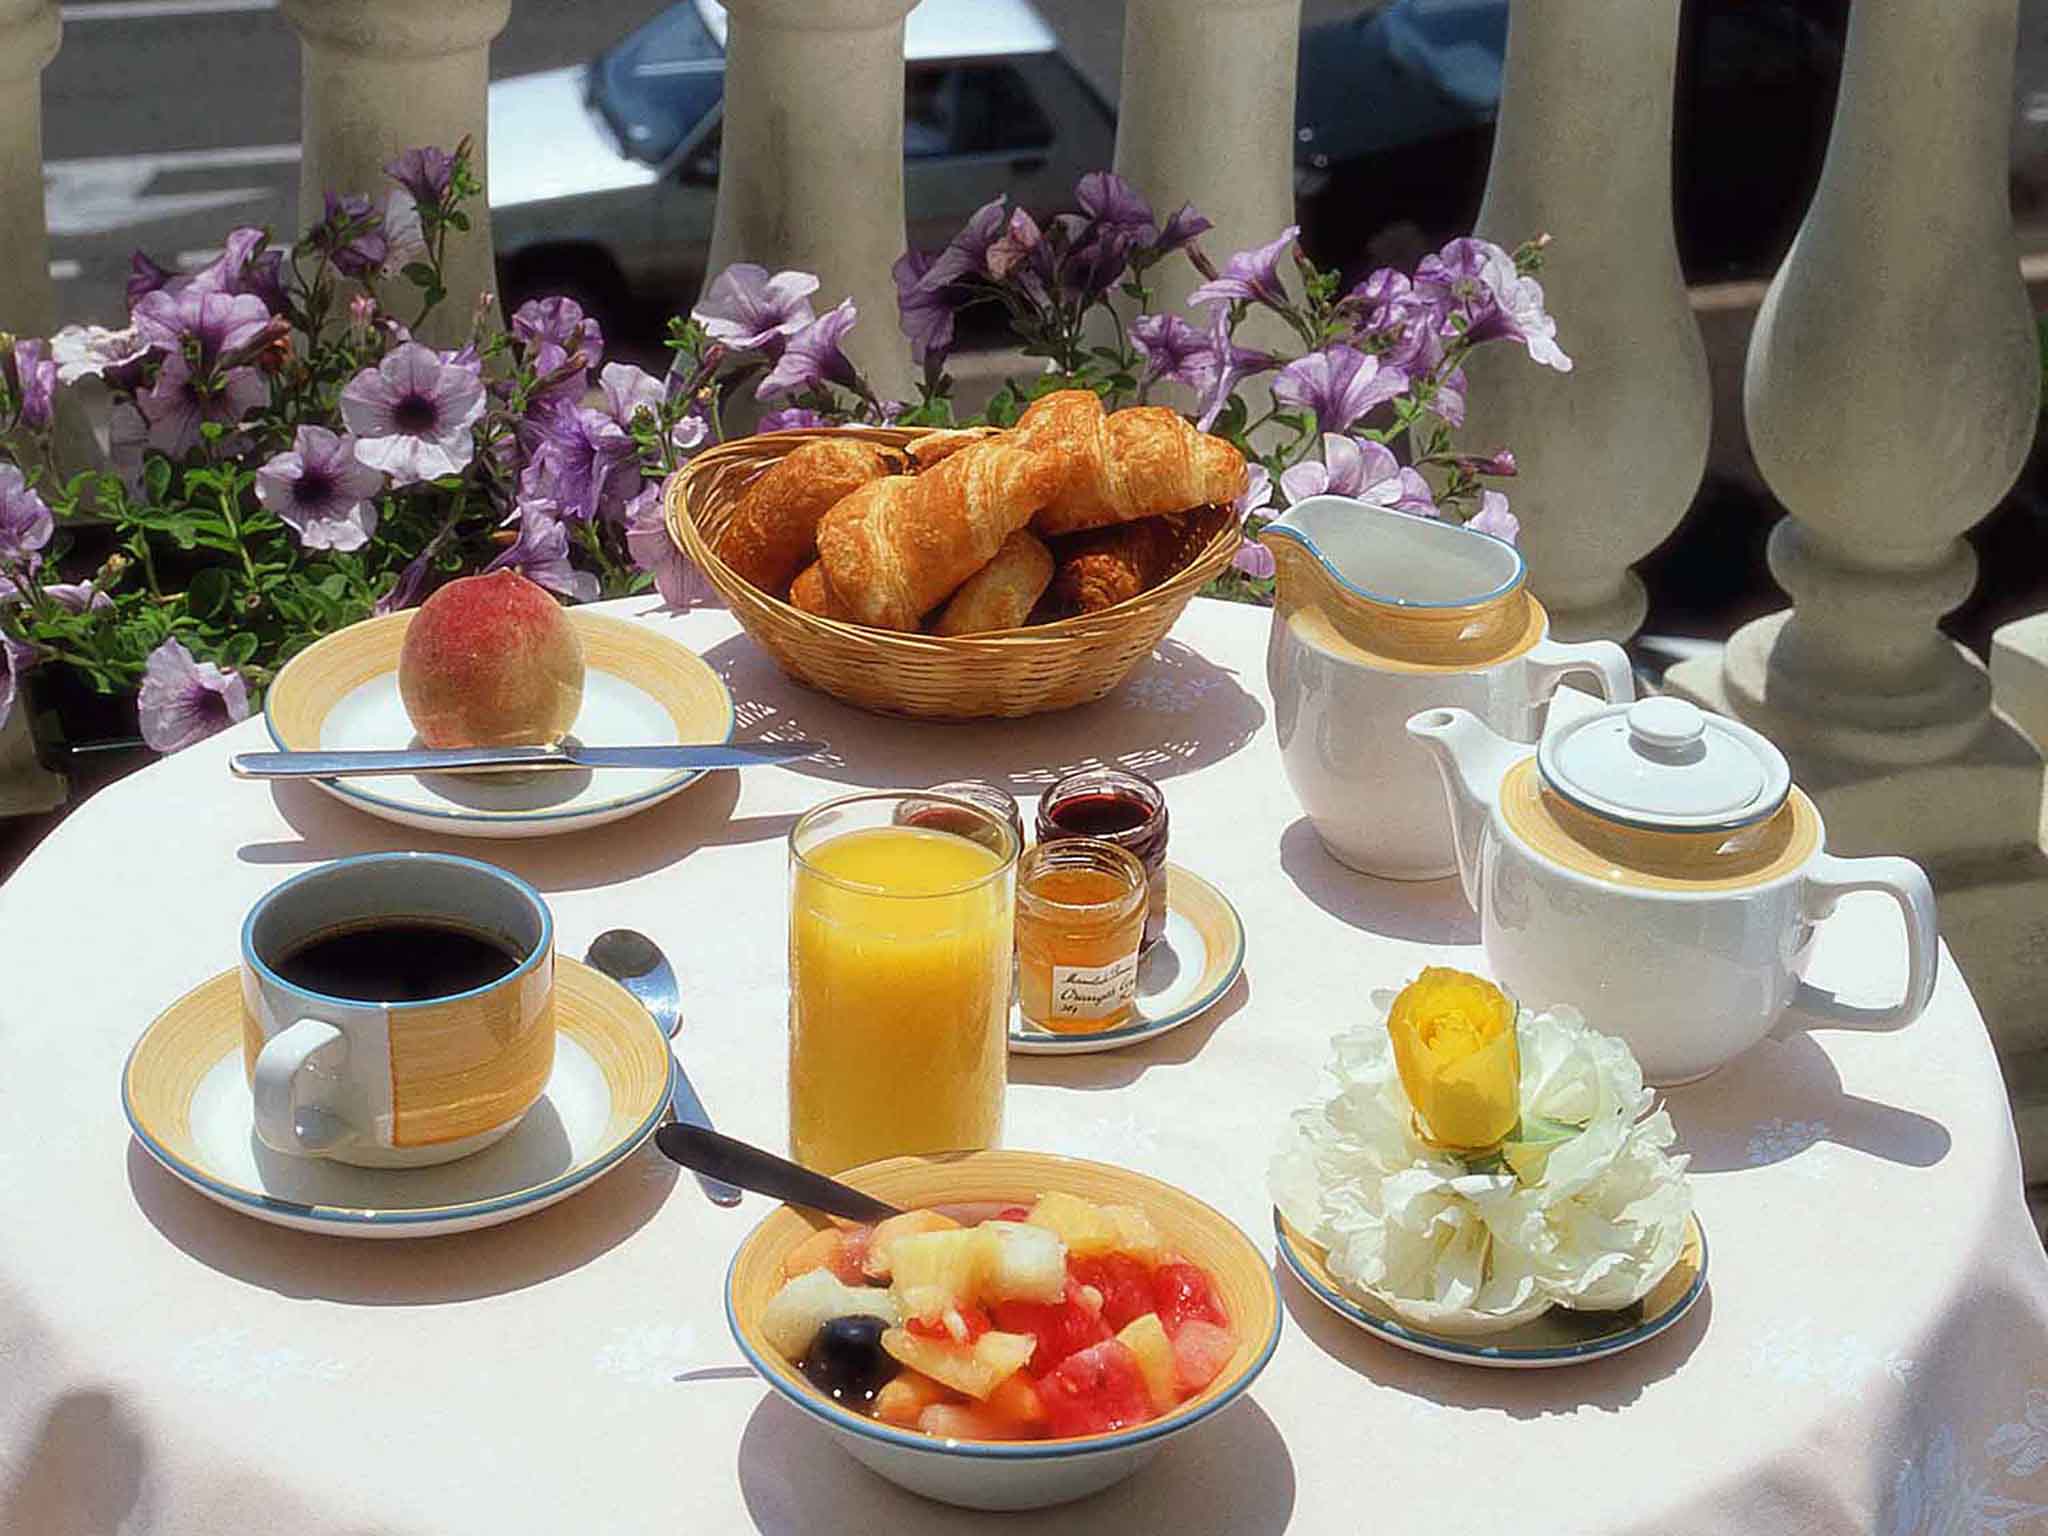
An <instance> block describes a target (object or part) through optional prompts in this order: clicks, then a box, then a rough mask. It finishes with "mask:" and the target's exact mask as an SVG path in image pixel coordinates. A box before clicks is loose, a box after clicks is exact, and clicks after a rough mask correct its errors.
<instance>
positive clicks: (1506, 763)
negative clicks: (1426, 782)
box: [1408, 709, 1529, 912]
mask: <svg viewBox="0 0 2048 1536" xmlns="http://www.w3.org/2000/svg"><path fill="white" fill-rule="evenodd" d="M1408 734H1409V735H1410V736H1413V737H1414V738H1415V739H1416V740H1417V741H1419V742H1420V743H1422V745H1423V746H1425V747H1427V748H1429V750H1430V751H1431V752H1433V753H1434V754H1436V766H1437V772H1438V773H1440V774H1442V775H1443V781H1444V798H1445V800H1446V801H1448V802H1449V805H1450V812H1451V831H1452V834H1453V836H1454V838H1455V841H1456V843H1457V850H1458V881H1459V883H1460V884H1461V885H1462V886H1464V888H1465V900H1466V901H1468V902H1469V903H1471V906H1472V910H1473V911H1475V912H1477V911H1478V910H1479V854H1480V848H1481V845H1482V842H1483V839H1484V837H1485V833H1486V819H1487V817H1488V816H1489V815H1490V814H1491V813H1492V811H1493V806H1494V801H1495V800H1496V798H1497V797H1498V795H1499V791H1500V783H1501V780H1502V779H1503V778H1505V777H1506V776H1507V771H1508V770H1509V769H1510V768H1512V767H1513V766H1514V765H1515V764H1516V763H1518V762H1519V761H1521V759H1522V758H1524V757H1526V756H1527V755H1528V752H1529V749H1528V748H1527V747H1523V746H1517V745H1516V744H1515V743H1514V742H1511V741H1509V740H1507V739H1506V738H1505V737H1502V736H1500V735H1497V734H1496V733H1495V732H1494V731H1493V730H1492V729H1491V728H1490V727H1489V726H1488V725H1487V724H1486V723H1485V722H1484V721H1482V720H1481V719H1480V718H1479V717H1478V716H1477V715H1475V714H1473V713H1472V711H1470V710H1469V709H1425V710H1423V711H1422V712H1421V713H1420V714H1416V715H1411V716H1410V717H1409V719H1408Z"/></svg>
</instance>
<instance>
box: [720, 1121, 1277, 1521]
mask: <svg viewBox="0 0 2048 1536" xmlns="http://www.w3.org/2000/svg"><path fill="white" fill-rule="evenodd" d="M839 1177H840V1178H842V1179H843V1180H844V1181H845V1182H847V1183H849V1184H852V1185H854V1186H856V1187H857V1188H859V1189H863V1190H865V1191H867V1192H868V1193H869V1194H871V1195H874V1196H876V1197H877V1198H878V1199H881V1200H885V1201H887V1202H889V1203H890V1204H891V1205H894V1206H897V1207H898V1208H899V1209H901V1211H902V1212H903V1214H902V1215H900V1216H893V1217H890V1218H889V1219H887V1220H886V1221H883V1222H879V1223H876V1224H874V1225H870V1226H856V1225H854V1224H852V1223H850V1222H840V1221H835V1220H833V1219H831V1218H827V1217H822V1216H818V1215H815V1214H813V1213H811V1212H808V1211H802V1210H798V1209H796V1208H794V1207H791V1206H784V1207H782V1208H781V1209H780V1210H778V1211H776V1212H774V1213H773V1214H772V1215H770V1216H769V1217H768V1218H767V1219H766V1220H765V1221H763V1222H762V1223H761V1225H760V1226H758V1227H756V1228H755V1229H754V1231H753V1233H752V1235H750V1236H749V1237H748V1238H747V1240H746V1242H745V1243H744V1244H743V1245H742V1246H741V1248H740V1251H739V1252H738V1253H737V1254H736V1255H735V1256H734V1258H733V1263H732V1268H731V1270H730V1272H729V1273H728V1275H727V1278H726V1296H725V1306H726V1318H727V1321H729V1322H730V1323H731V1325H732V1331H733V1337H734V1338H735V1339H737V1340H738V1342H739V1346H740V1349H741V1350H742V1351H743V1352H744V1353H745V1355H746V1357H747V1359H748V1360H749V1361H751V1362H752V1363H753V1366H754V1368H755V1369H756V1370H758V1371H759V1372H760V1373H761V1375H762V1377H763V1378H764V1379H765V1380H766V1381H767V1383H768V1385H769V1386H770V1387H772V1388H773V1389H774V1390H775V1391H777V1392H779V1393H781V1394H782V1395H783V1396H784V1397H785V1398H787V1399H788V1400H789V1401H790V1402H791V1403H793V1404H795V1405H796V1407H798V1408H800V1409H802V1410H803V1411H804V1412H805V1413H807V1414H809V1415H810V1416H811V1417H812V1418H814V1419H816V1420H818V1421H819V1422H820V1423H821V1424H823V1425H824V1426H825V1427H826V1429H827V1430H828V1431H830V1432H831V1434H832V1436H833V1438H834V1439H835V1440H837V1441H838V1443H839V1444H840V1445H841V1446H843V1447H844V1448H845V1449H846V1450H847V1451H848V1452H849V1453H850V1454H851V1455H852V1456H853V1457H854V1458H855V1459H856V1460H858V1461H860V1462H862V1463H863V1464H865V1465H866V1466H868V1467H869V1468H871V1469H873V1470H874V1471H876V1472H878V1473H880V1474H881V1475H882V1476H883V1477H886V1478H888V1479H889V1480H890V1481H891V1482H894V1483H897V1484H899V1485H901V1486H902V1487H905V1488H908V1489H910V1490H911V1491H912V1492H913V1493H920V1494H923V1495H925V1496H926V1497H928V1498H933V1499H940V1500H943V1501H944V1502H946V1503H948V1504H962V1505H967V1506H969V1507H971V1508H975V1509H1036V1508H1040V1507H1042V1506H1044V1505H1048V1504H1059V1503H1063V1502H1065V1501H1066V1500H1069V1499H1078V1498H1082V1497H1084V1496H1086V1495H1088V1494H1091V1493H1095V1492H1098V1491H1099V1490H1101V1489H1104V1488H1107V1487H1109V1486H1110V1485H1111V1484H1112V1483H1116V1482H1119V1481H1121V1480H1122V1479H1123V1478H1125V1477H1128V1476H1129V1475H1130V1474H1131V1473H1133V1472H1135V1471H1136V1470H1137V1469H1138V1468H1139V1467H1141V1466H1143V1465H1144V1464H1145V1463H1146V1462H1147V1461H1149V1460H1150V1459H1151V1458H1152V1456H1153V1454H1154V1453H1155V1452H1156V1451H1157V1450H1158V1448H1159V1446H1160V1444H1161V1443H1162V1442H1163V1441H1165V1439H1166V1438H1167V1437H1168V1436H1169V1435H1176V1434H1179V1433H1181V1432H1182V1431H1183V1430H1187V1429H1190V1428H1192V1427H1193V1426H1194V1425H1196V1424H1199V1423H1200V1422H1201V1421H1202V1420H1204V1419H1206V1418H1208V1417H1209V1416H1210V1415H1211V1414H1213V1413H1215V1412H1216V1411H1217V1410H1219V1409H1221V1408H1223V1407H1224V1406H1226V1405H1227V1404H1229V1403H1230V1402H1232V1401H1234V1400H1235V1399H1236V1398H1237V1397H1238V1396H1239V1395H1240V1394H1242V1393H1243V1392H1244V1390H1245V1389H1246V1388H1247V1387H1248V1386H1250V1385H1251V1381H1252V1378H1253V1377H1254V1376H1256V1375H1258V1373H1259V1372H1260V1370H1261V1369H1263V1368H1264V1366H1265V1364H1266V1362H1267V1361H1268V1360H1269V1359H1271V1358H1272V1354H1273V1348H1274V1345H1275V1344H1277V1343H1278V1342H1279V1338H1280V1299H1279V1296H1278V1293H1277V1292H1276V1291H1275V1289H1274V1285H1273V1274H1272V1270H1271V1269H1270V1268H1269V1267H1268V1265H1267V1263H1266V1260H1265V1258H1264V1257H1263V1256H1262V1255H1261V1254H1260V1252H1259V1250H1258V1249H1257V1248H1256V1247H1255V1246H1253V1244H1252V1242H1251V1240H1250V1239H1248V1238H1247V1237H1246V1236H1245V1235H1244V1233H1242V1232H1241V1231H1239V1230H1238V1229H1237V1227H1236V1226H1234V1225H1233V1224H1232V1223H1231V1222H1230V1221H1229V1220H1228V1219H1226V1218H1225V1217H1223V1216H1222V1215H1220V1214H1218V1213H1217V1212H1216V1211H1213V1210H1211V1209H1210V1208H1209V1207H1208V1206H1206V1205H1204V1204H1203V1203H1202V1202H1201V1201H1199V1200H1196V1199H1195V1198H1193V1197H1192V1196H1190V1195H1187V1194H1185V1193H1183V1192H1182V1191H1180V1190H1178V1189H1175V1188H1174V1187H1173V1186H1171V1185H1169V1184H1162V1183H1160V1182H1159V1181H1158V1180H1156V1179H1149V1178H1146V1177H1145V1176H1144V1175H1142V1174H1137V1173H1130V1172H1127V1171H1126V1170H1124V1169H1121V1168H1112V1167H1109V1166H1108V1165H1106V1164H1103V1163H1091V1162H1084V1161H1082V1160H1080V1159H1078V1158H1070V1157H1056V1156H1053V1155H1051V1154H1049V1153H1042V1152H1008V1151H991V1152H957V1153H946V1154H942V1155H939V1156H933V1157H898V1158H891V1159H889V1160H888V1161H886V1162H879V1163H870V1164H868V1165H867V1166H866V1167H863V1168H856V1169H853V1170H851V1171H850V1172H847V1173H843V1174H841V1175H840V1176H839Z"/></svg>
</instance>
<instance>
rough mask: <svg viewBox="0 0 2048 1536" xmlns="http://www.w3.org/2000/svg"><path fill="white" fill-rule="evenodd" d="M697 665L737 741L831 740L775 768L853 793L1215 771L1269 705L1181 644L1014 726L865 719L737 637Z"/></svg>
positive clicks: (1019, 789) (1034, 789) (1021, 786)
mask: <svg viewBox="0 0 2048 1536" xmlns="http://www.w3.org/2000/svg"><path fill="white" fill-rule="evenodd" d="M704 660H705V662H706V663H707V664H708V665H710V666H711V667H712V668H713V669H714V670H715V671H716V672H717V673H718V675H719V676H720V677H722V678H724V679H725V685H726V687H727V688H729V689H730V690H731V691H732V696H733V700H734V703H735V704H736V705H737V707H738V711H739V732H738V734H739V736H740V738H741V739H743V740H753V739H757V738H758V739H765V740H778V741H779V740H789V739H792V738H796V737H804V738H808V739H811V740H818V741H825V742H829V743H831V745H832V748H833V750H832V751H831V752H829V753H826V754H825V755H824V756H822V757H814V758H806V759H804V760H803V761H801V762H795V763H786V764H784V765H783V766H784V767H785V769H786V770H787V771H788V772H791V773H798V774H803V775H805V776H806V777H809V778H816V779H826V780H830V781H831V782H833V783H835V784H844V785H847V786H849V787H850V788H855V789H922V788H925V787H926V786H928V785H932V784H938V783H942V782H944V781H945V780H947V779H991V780H994V781H996V782H998V783H1003V784H1006V785H1007V786H1008V787H1009V788H1010V789H1011V790H1012V791H1013V792H1015V793H1017V794H1020V795H1035V794H1037V793H1039V792H1040V791H1041V790H1043V789H1045V788H1046V787H1047V786H1048V785H1050V784H1051V783H1053V781H1054V780H1056V779H1058V778H1060V777H1062V776H1063V775H1065V774H1067V773H1069V772H1071V771H1072V770H1073V769H1075V768H1082V767H1088V766H1092V765H1094V764H1098V763H1110V764H1114V765H1116V766H1117V767H1120V768H1127V769H1130V770H1131V771H1133V772H1135V773H1142V774H1144V775H1146V776H1147V777H1148V778H1153V779H1170V778H1172V777H1173V776H1174V775H1176V774H1180V773H1188V772H1191V771H1193V770H1195V769H1197V768H1206V767H1208V766H1210V765H1211V764H1214V763H1219V762H1221V761H1222V760H1223V759H1224V758H1226V757H1229V756H1230V755H1231V754H1232V753H1234V752H1236V751H1237V750H1238V749H1239V748H1241V747H1242V746H1244V744H1245V743H1246V742H1248V741H1250V740H1251V739H1252V737H1253V736H1254V735H1256V734H1257V733H1258V730H1259V727H1261V726H1262V725H1264V724H1265V723H1266V709H1265V706H1264V705H1263V704H1261V703H1260V702H1259V701H1258V700H1257V699H1255V698H1254V697H1252V695H1251V694H1249V693H1247V692H1245V690H1244V689H1243V688H1241V687H1239V686H1238V683H1237V675H1236V674H1235V673H1234V672H1231V671H1230V670H1228V669H1227V668H1224V667H1219V666H1217V665H1216V664H1215V663H1214V662H1212V661H1210V660H1208V658H1206V657H1204V656H1202V655H1201V654H1200V653H1199V652H1197V651H1195V650H1192V649H1191V648H1189V647H1188V646H1186V645H1183V644H1181V643H1180V642H1179V641H1177V640H1168V641H1166V642H1164V643H1163V644H1162V645H1161V646H1160V647H1159V649H1158V650H1157V651H1155V652H1154V653H1153V654H1152V656H1151V658H1150V659H1149V660H1147V661H1142V662H1140V663H1139V664H1138V666H1137V667H1136V668H1135V669H1134V670H1133V671H1132V673H1131V675H1130V676H1129V677H1128V678H1127V679H1125V680H1124V682H1123V683H1122V684H1121V685H1120V686H1118V688H1117V689H1116V690H1115V691H1114V692H1112V693H1111V694H1110V695H1109V697H1107V698H1105V699H1102V700H1099V701H1098V702H1096V703H1094V704H1089V705H1085V706H1083V707H1082V708H1080V709H1069V710H1062V711H1060V712H1059V713H1057V714H1050V715H1032V716H1029V717H1027V718H1025V719H1022V720H970V721H960V722H953V721H940V720H899V719H893V718H888V717H884V716H881V715H872V714H869V713H868V712H867V711H865V710H859V709H855V708H853V707H852V706H851V705H847V704H841V703H840V702H839V701H838V700H836V699H832V698H828V697H827V696H826V695H824V694H822V693H816V692H813V691H812V690H811V689H809V688H806V687H804V686H803V685H801V684H799V683H796V682H793V681H792V680H791V679H790V678H788V677H786V676H785V675H784V674H783V673H782V671H781V670H780V669H779V668H777V666H776V665H775V663H774V662H773V661H772V660H771V659H770V658H769V656H768V653H767V652H766V651H764V650H762V649H761V647H760V646H758V645H756V644H755V643H754V642H753V641H752V640H750V639H748V638H747V637H746V636H745V635H735V636H733V637H732V638H731V639H728V640H722V641H720V642H719V643H718V644H717V645H714V646H713V647H712V648H711V649H710V650H708V651H706V652H705V653H704Z"/></svg>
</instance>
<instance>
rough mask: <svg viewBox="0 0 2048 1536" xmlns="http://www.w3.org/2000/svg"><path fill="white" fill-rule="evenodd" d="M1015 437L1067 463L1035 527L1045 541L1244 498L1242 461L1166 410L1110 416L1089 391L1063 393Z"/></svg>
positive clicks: (1038, 406)
mask: <svg viewBox="0 0 2048 1536" xmlns="http://www.w3.org/2000/svg"><path fill="white" fill-rule="evenodd" d="M1012 436H1013V438H1014V439H1015V440H1016V441H1017V443H1018V444H1019V446H1021V447H1025V448H1030V449H1032V450H1034V451H1038V452H1049V453H1056V454H1063V455H1066V456H1068V457H1069V460H1070V463H1071V478H1070V479H1069V480H1068V481H1067V483H1066V484H1065V485H1064V486H1062V487H1061V489H1060V492H1059V494H1058V495H1057V496H1055V497H1054V498H1053V500H1052V503H1051V504H1050V505H1049V506H1047V507H1046V508H1045V510H1044V511H1042V512H1040V513H1039V514H1038V518H1037V522H1036V525H1035V526H1036V527H1037V530H1038V532H1039V533H1041V534H1044V535H1047V536H1051V535H1055V534H1062V533H1075V532H1078V531H1080V530H1082V529H1084V528H1101V527H1105V526H1107V525H1109V524H1111V523H1122V522H1130V521H1132V520H1133V519H1136V518H1141V517H1154V516H1157V515H1158V514H1159V513H1162V512H1181V511H1185V510H1186V509H1187V508H1189V507H1200V506H1208V505H1212V504H1218V503H1228V502H1232V501H1235V500H1236V499H1237V498H1238V497H1239V496H1240V495H1242V494H1243V492H1244V487H1245V467H1244V456H1243V455H1242V454H1240V453H1239V452H1238V451H1237V450H1236V449H1235V448H1233V447H1231V446H1230V444H1228V443H1226V442H1225V441H1224V440H1223V439H1222V438H1220V437H1211V436H1210V435H1209V434H1208V433H1206V432H1197V431H1196V430H1195V429H1194V428H1193V427H1192V426H1190V425H1188V423H1187V422H1186V421H1185V420H1183V419H1182V418H1181V417H1180V416H1179V415H1177V414H1176V413H1174V412H1173V411H1169V410H1167V409H1166V408H1165V407H1164V406H1158V405H1136V406H1132V407H1131V408H1129V409H1128V410H1122V411H1117V412H1115V413H1114V414H1105V413H1104V412H1103V409H1102V402H1101V400H1099V399H1098V398H1096V396H1095V395H1094V394H1093V393H1092V392H1091V391H1089V390H1083V389H1066V390H1059V391H1056V392H1055V393H1053V394H1050V395H1047V396H1045V397H1044V398H1043V399H1040V400H1038V401H1036V402H1034V403H1033V404H1032V406H1031V408H1030V409H1029V410H1027V411H1025V413H1024V414H1023V415H1022V416H1021V417H1020V418H1018V421H1017V426H1016V428H1015V431H1014V432H1013V433H1012Z"/></svg>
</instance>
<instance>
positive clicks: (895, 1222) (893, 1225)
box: [861, 1211, 960, 1280]
mask: <svg viewBox="0 0 2048 1536" xmlns="http://www.w3.org/2000/svg"><path fill="white" fill-rule="evenodd" d="M959 1226H960V1223H959V1222H957V1221H955V1220H954V1219H953V1218H952V1217H950V1216H945V1215H942V1214H940V1213H939V1212H938V1211H905V1212H903V1213H902V1214H901V1215H898V1216H891V1217H889V1218H888V1220H886V1221H883V1222H881V1223H880V1224H879V1225H877V1226H876V1228H875V1230H874V1232H873V1234H872V1235H871V1236H870V1237H869V1238H868V1251H867V1254H866V1256H865V1257H864V1258H863V1259H862V1260H861V1268H862V1270H863V1271H864V1272H865V1273H866V1274H867V1275H868V1277H869V1278H870V1279H874V1280H886V1279H888V1278H889V1275H890V1264H891V1260H890V1250H891V1249H892V1248H893V1247H894V1246H895V1244H896V1241H897V1239H899V1238H905V1237H915V1236H916V1235H917V1234H919V1233H920V1232H951V1231H957V1230H958V1229H959Z"/></svg>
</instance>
